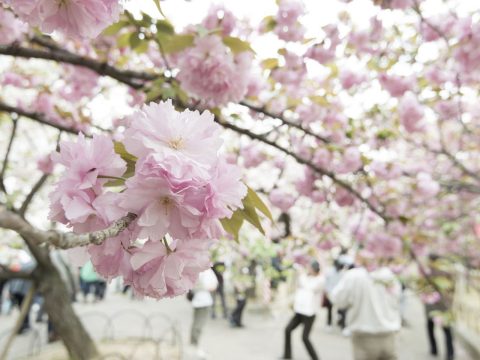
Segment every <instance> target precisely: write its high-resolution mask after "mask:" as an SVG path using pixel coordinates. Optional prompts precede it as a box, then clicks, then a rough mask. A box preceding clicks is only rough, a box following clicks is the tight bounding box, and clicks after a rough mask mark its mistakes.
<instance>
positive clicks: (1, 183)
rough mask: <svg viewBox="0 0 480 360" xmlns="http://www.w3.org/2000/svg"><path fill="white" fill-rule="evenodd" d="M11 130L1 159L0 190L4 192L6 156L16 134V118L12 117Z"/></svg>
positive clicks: (7, 156)
mask: <svg viewBox="0 0 480 360" xmlns="http://www.w3.org/2000/svg"><path fill="white" fill-rule="evenodd" d="M12 121H13V125H12V132H11V134H10V140H9V141H8V146H7V150H6V151H5V157H4V159H3V165H2V171H1V172H0V190H2V191H3V192H4V193H6V192H7V188H6V187H5V171H6V170H7V165H8V158H9V156H10V151H11V150H12V145H13V140H14V139H15V135H16V134H17V126H18V124H17V120H16V119H12Z"/></svg>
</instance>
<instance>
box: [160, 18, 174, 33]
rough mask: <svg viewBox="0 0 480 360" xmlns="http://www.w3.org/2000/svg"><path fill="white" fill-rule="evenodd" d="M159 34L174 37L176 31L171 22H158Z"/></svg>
mask: <svg viewBox="0 0 480 360" xmlns="http://www.w3.org/2000/svg"><path fill="white" fill-rule="evenodd" d="M157 32H159V33H163V34H167V35H173V34H175V29H174V28H173V25H172V24H170V22H169V21H167V20H157Z"/></svg>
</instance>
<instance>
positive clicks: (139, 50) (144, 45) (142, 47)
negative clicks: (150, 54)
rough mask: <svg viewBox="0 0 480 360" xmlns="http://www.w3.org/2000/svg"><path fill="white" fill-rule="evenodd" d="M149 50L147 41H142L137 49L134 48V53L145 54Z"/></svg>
mask: <svg viewBox="0 0 480 360" xmlns="http://www.w3.org/2000/svg"><path fill="white" fill-rule="evenodd" d="M147 50H148V41H147V40H140V44H139V45H137V46H136V47H135V48H134V51H135V52H136V53H137V54H144V53H146V52H147Z"/></svg>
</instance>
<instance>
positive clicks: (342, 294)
mask: <svg viewBox="0 0 480 360" xmlns="http://www.w3.org/2000/svg"><path fill="white" fill-rule="evenodd" d="M400 294H401V285H400V283H399V281H398V280H397V279H396V277H395V275H394V274H393V273H392V271H391V270H390V269H388V268H387V267H382V268H379V269H378V270H375V271H372V272H368V271H367V270H366V269H365V268H363V267H359V268H354V269H351V270H347V271H346V272H345V274H344V275H343V277H342V279H341V280H340V282H339V283H338V284H337V286H336V287H335V288H334V289H333V290H332V291H331V293H330V300H331V301H332V303H333V304H334V305H336V306H338V307H340V308H348V314H347V326H348V327H349V329H350V331H351V333H352V344H353V356H354V359H355V360H396V359H397V355H396V349H395V342H396V333H397V332H398V331H399V330H400V327H401V318H400V308H399V299H400Z"/></svg>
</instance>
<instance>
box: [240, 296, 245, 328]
mask: <svg viewBox="0 0 480 360" xmlns="http://www.w3.org/2000/svg"><path fill="white" fill-rule="evenodd" d="M246 304H247V299H246V298H243V299H241V300H240V304H239V309H238V326H243V324H242V314H243V310H244V309H245V305H246Z"/></svg>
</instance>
